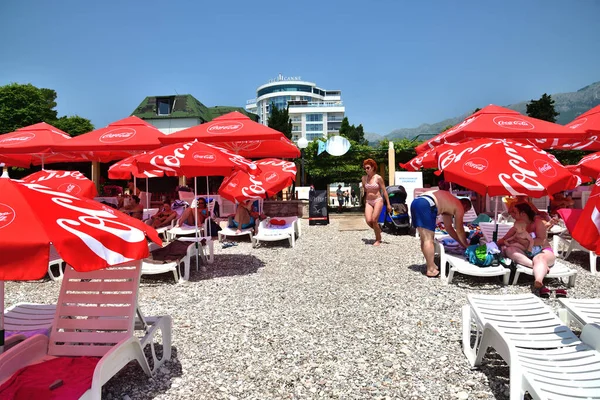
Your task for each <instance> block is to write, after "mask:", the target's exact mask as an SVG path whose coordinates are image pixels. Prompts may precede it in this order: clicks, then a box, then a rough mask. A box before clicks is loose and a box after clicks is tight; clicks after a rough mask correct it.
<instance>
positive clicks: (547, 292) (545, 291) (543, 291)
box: [533, 286, 552, 299]
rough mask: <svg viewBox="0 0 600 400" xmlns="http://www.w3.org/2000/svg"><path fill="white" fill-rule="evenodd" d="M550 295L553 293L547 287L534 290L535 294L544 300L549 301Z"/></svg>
mask: <svg viewBox="0 0 600 400" xmlns="http://www.w3.org/2000/svg"><path fill="white" fill-rule="evenodd" d="M550 293H552V291H551V290H550V289H548V288H547V287H545V286H544V287H541V288H539V289H534V291H533V294H535V295H537V296H538V297H541V298H543V299H547V298H549V297H550Z"/></svg>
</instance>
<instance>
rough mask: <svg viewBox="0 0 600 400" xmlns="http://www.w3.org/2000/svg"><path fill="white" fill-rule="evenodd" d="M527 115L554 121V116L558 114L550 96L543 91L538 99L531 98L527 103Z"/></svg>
mask: <svg viewBox="0 0 600 400" xmlns="http://www.w3.org/2000/svg"><path fill="white" fill-rule="evenodd" d="M527 115H529V116H530V117H533V118H537V119H543V120H544V121H548V122H556V117H558V116H559V113H557V112H556V110H555V109H554V100H552V96H550V95H548V94H546V93H544V94H543V95H542V97H540V99H539V100H531V102H529V103H528V104H527Z"/></svg>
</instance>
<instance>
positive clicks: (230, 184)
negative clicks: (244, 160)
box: [227, 179, 240, 188]
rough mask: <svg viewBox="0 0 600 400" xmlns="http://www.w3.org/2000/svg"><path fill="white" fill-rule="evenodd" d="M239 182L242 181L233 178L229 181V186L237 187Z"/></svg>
mask: <svg viewBox="0 0 600 400" xmlns="http://www.w3.org/2000/svg"><path fill="white" fill-rule="evenodd" d="M239 184H240V181H239V180H238V179H232V180H230V181H229V183H228V184H227V186H229V187H230V188H236V187H237V186H238V185H239Z"/></svg>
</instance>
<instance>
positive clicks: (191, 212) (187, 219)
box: [177, 197, 210, 226]
mask: <svg viewBox="0 0 600 400" xmlns="http://www.w3.org/2000/svg"><path fill="white" fill-rule="evenodd" d="M209 214H210V213H209V212H208V208H207V207H206V199H204V198H203V197H200V198H198V206H197V207H196V208H193V207H188V208H186V209H185V210H183V213H182V214H181V217H179V220H178V221H177V226H183V225H187V226H194V223H195V222H196V221H198V226H202V224H203V223H204V220H205V219H206V218H208V217H209Z"/></svg>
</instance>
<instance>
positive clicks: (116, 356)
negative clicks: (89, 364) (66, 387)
mask: <svg viewBox="0 0 600 400" xmlns="http://www.w3.org/2000/svg"><path fill="white" fill-rule="evenodd" d="M133 360H137V362H138V363H139V364H140V366H141V367H142V369H143V370H144V372H145V373H146V375H148V376H151V375H152V373H151V371H150V367H149V366H148V361H147V360H146V358H145V357H144V353H143V351H142V346H141V345H140V341H139V339H138V338H137V337H129V338H127V339H123V340H121V341H120V342H119V343H117V344H116V345H115V346H114V347H113V348H112V349H110V350H109V351H108V352H107V353H106V354H105V355H104V357H102V358H101V359H100V361H99V362H98V364H97V365H96V369H95V370H94V377H93V378H92V387H91V388H90V391H91V393H90V394H91V395H92V396H91V398H98V399H99V398H100V395H101V393H102V385H104V384H105V383H106V382H108V381H109V380H110V378H112V377H113V376H115V374H117V373H118V372H119V371H120V370H121V369H123V368H124V367H125V366H126V365H127V364H128V363H129V362H130V361H133ZM94 394H96V395H97V397H95V396H94Z"/></svg>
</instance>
